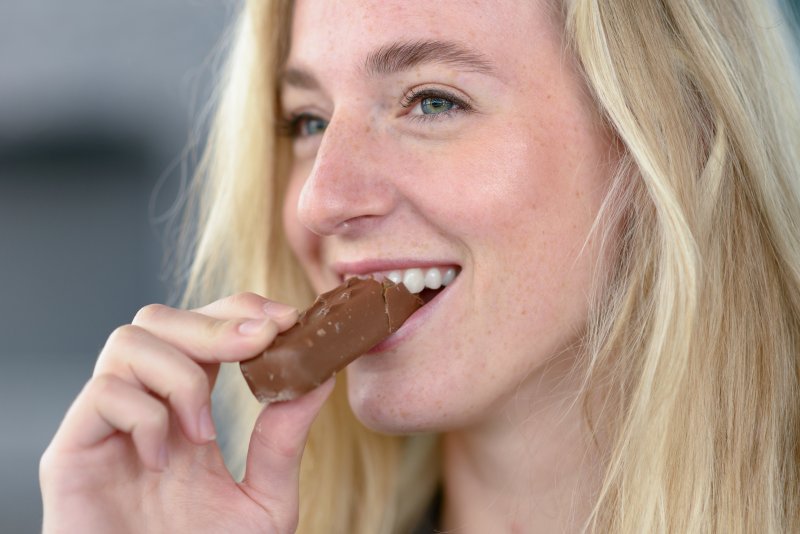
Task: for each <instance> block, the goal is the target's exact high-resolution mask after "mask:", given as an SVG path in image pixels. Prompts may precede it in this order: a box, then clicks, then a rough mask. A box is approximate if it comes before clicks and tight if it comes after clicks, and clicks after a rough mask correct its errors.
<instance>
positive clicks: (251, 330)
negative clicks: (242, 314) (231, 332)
mask: <svg viewBox="0 0 800 534" xmlns="http://www.w3.org/2000/svg"><path fill="white" fill-rule="evenodd" d="M268 322H269V319H249V320H247V321H245V322H243V323H241V324H240V325H239V333H240V334H244V335H246V336H251V335H253V334H258V333H259V332H261V331H262V330H263V329H264V327H265V326H266V325H267V323H268Z"/></svg>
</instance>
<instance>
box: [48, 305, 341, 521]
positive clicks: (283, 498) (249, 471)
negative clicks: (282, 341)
mask: <svg viewBox="0 0 800 534" xmlns="http://www.w3.org/2000/svg"><path fill="white" fill-rule="evenodd" d="M296 321H297V312H296V311H295V310H292V309H288V308H287V307H285V306H283V305H280V304H277V303H271V302H270V301H268V300H266V299H264V298H262V297H259V296H257V295H254V294H249V293H246V294H240V295H236V296H232V297H228V298H225V299H222V300H219V301H216V302H214V303H212V304H210V305H208V306H206V307H203V308H200V309H196V310H191V311H188V310H178V309H174V308H170V307H167V306H162V305H150V306H146V307H145V308H143V309H142V310H140V312H139V313H138V314H137V315H136V317H135V318H134V320H133V322H132V324H130V325H125V326H121V327H119V328H118V329H117V330H115V331H114V332H113V333H112V334H111V336H110V337H109V339H108V341H107V343H106V345H105V347H104V348H103V350H102V352H101V354H100V357H99V359H98V362H97V365H96V368H95V371H94V374H93V376H92V378H91V379H90V380H89V382H88V383H87V384H86V386H85V387H84V388H83V390H82V391H81V393H80V394H79V395H78V397H77V398H76V399H75V401H74V403H73V404H72V406H71V407H70V409H69V411H68V412H67V414H66V416H65V418H64V421H63V422H62V423H61V426H60V427H59V429H58V431H57V433H56V435H55V437H54V438H53V441H52V442H51V443H50V445H49V447H48V448H47V450H46V451H45V453H44V455H43V457H42V461H41V466H40V479H41V487H42V498H43V501H44V527H43V530H44V532H45V533H46V534H50V533H57V532H69V533H74V532H81V533H85V534H90V533H95V532H114V533H124V532H147V533H156V532H171V533H174V532H267V533H271V534H278V533H280V534H283V533H289V532H294V530H295V528H296V524H297V513H298V512H297V511H298V502H297V501H298V496H297V495H298V475H299V466H300V457H301V455H302V451H303V447H304V445H305V441H306V437H307V435H308V429H309V426H310V425H311V422H312V421H313V419H314V417H315V416H316V414H317V413H318V411H319V409H320V408H321V406H322V404H323V403H324V401H325V399H326V398H327V396H328V395H329V394H330V392H331V390H332V389H333V381H332V380H330V381H328V382H327V383H326V384H324V385H323V386H321V387H319V388H318V389H316V390H314V391H312V392H311V393H309V394H308V395H305V396H303V397H301V398H299V399H295V400H293V401H290V402H285V403H280V404H272V405H269V406H268V407H266V408H265V409H264V410H263V411H262V412H261V414H260V415H259V418H258V421H257V423H256V427H255V428H256V430H255V431H254V432H253V435H252V438H251V441H250V448H249V452H248V457H247V466H246V475H245V479H244V481H243V482H241V483H237V482H236V481H235V480H234V479H233V478H232V477H231V476H230V475H229V473H228V471H227V470H226V468H225V466H224V464H223V459H222V455H221V453H220V449H219V447H218V446H217V444H216V442H215V441H214V437H215V430H214V425H213V422H212V420H211V410H210V406H211V404H210V390H211V387H213V382H214V379H215V378H216V375H217V372H218V370H219V364H220V362H224V361H228V362H235V361H240V360H244V359H247V358H249V357H252V356H254V355H256V354H258V353H259V352H260V351H262V350H264V348H266V346H267V345H269V343H271V342H272V340H273V339H274V338H275V336H276V335H277V334H278V332H280V331H283V330H286V329H287V328H289V327H290V326H291V325H292V324H294V323H295V322H296ZM262 429H263V430H262Z"/></svg>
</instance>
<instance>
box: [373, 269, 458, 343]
mask: <svg viewBox="0 0 800 534" xmlns="http://www.w3.org/2000/svg"><path fill="white" fill-rule="evenodd" d="M457 280H458V277H456V279H455V280H453V282H452V283H451V284H450V285H448V286H447V287H445V288H444V289H443V290H442V291H440V292H439V294H437V295H436V297H434V299H433V300H431V301H430V302H429V303H427V304H425V305H424V306H423V307H421V308H420V309H418V310H417V311H415V312H414V313H413V314H412V315H411V317H409V318H408V319H407V320H406V322H404V323H403V326H401V327H400V329H399V330H397V332H395V333H394V334H392V335H390V336H389V337H387V338H386V339H384V340H383V341H381V342H380V343H378V344H377V345H375V346H374V347H372V348H371V349H369V350H368V351H367V352H366V353H364V354H365V356H366V355H374V354H379V353H381V352H385V351H387V350H391V349H393V348H395V347H397V346H398V345H399V344H400V343H402V342H403V341H405V339H406V338H408V337H410V336H411V335H413V334H414V332H415V331H416V330H417V329H418V328H419V327H420V326H421V325H422V324H424V323H425V322H427V321H428V319H430V317H431V315H432V314H433V313H434V312H435V311H436V308H438V307H439V304H441V302H442V301H443V300H444V299H446V298H447V295H449V294H450V293H451V291H450V289H452V288H453V286H454V285H455V284H456V281H457Z"/></svg>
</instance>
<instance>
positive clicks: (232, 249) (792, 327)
mask: <svg viewBox="0 0 800 534" xmlns="http://www.w3.org/2000/svg"><path fill="white" fill-rule="evenodd" d="M777 7H778V6H777V5H775V4H774V3H773V2H770V1H767V0H752V1H745V0H724V1H723V0H653V1H650V2H641V1H639V0H564V6H563V8H564V9H563V18H564V25H565V29H566V30H565V31H566V33H565V35H566V36H567V42H568V45H569V48H570V50H571V52H572V53H573V54H574V56H575V57H576V58H577V60H578V61H579V64H580V65H581V67H582V69H583V72H584V74H585V80H586V86H587V88H588V89H589V90H590V91H591V92H592V94H593V96H594V98H595V100H596V102H597V108H598V111H599V113H600V114H601V115H602V116H603V117H604V118H605V120H606V121H607V123H608V124H609V126H610V127H611V128H612V130H613V131H614V132H615V134H616V137H617V139H618V140H619V143H620V145H621V146H622V149H623V150H622V153H623V156H622V158H621V162H620V166H619V169H618V172H617V173H616V176H615V179H614V181H613V183H612V186H611V189H610V192H609V194H608V196H607V198H606V201H605V203H604V205H603V208H602V209H601V211H600V213H599V214H598V218H597V221H598V223H597V224H596V227H595V231H596V232H600V233H602V232H610V231H611V230H610V229H612V228H613V229H621V238H619V239H603V240H602V242H603V243H606V246H608V247H614V249H613V250H609V251H608V252H609V254H610V256H611V257H613V258H615V268H614V269H612V270H611V271H610V272H609V273H608V277H607V279H604V280H600V281H598V284H597V286H598V287H597V290H596V294H595V295H594V302H593V305H592V307H591V312H590V316H589V317H588V318H587V324H588V328H587V336H586V343H585V355H586V360H585V361H586V365H585V368H586V369H585V370H586V382H585V383H586V388H585V389H586V392H587V393H588V392H589V391H591V390H592V389H593V388H600V387H605V388H608V384H610V385H611V389H610V390H609V392H608V394H607V396H606V400H607V402H606V403H605V404H603V405H602V406H593V405H589V404H588V403H587V405H586V410H587V417H588V420H589V423H590V426H591V427H592V428H603V429H604V432H609V435H610V436H611V446H610V450H608V451H607V452H606V458H607V462H606V467H605V469H606V471H605V473H604V478H603V484H602V487H601V489H600V492H599V494H598V495H597V500H596V506H595V508H594V510H593V512H592V514H591V517H590V518H589V519H588V520H587V524H586V529H587V530H593V531H597V532H623V533H631V534H633V533H636V534H638V533H642V532H725V533H735V532H789V531H800V473H798V470H799V469H800V468H799V467H798V464H799V463H800V364H798V359H799V358H800V339H799V338H800V324H798V323H800V228H799V227H798V225H800V185H799V184H798V174H800V153H799V152H798V140H800V135H798V134H800V130H799V129H798V128H799V126H798V125H800V110H798V104H797V103H798V97H800V94H798V87H800V82H799V81H798V78H797V68H796V65H795V64H793V63H792V58H793V57H797V56H796V55H794V56H793V55H792V54H793V53H794V50H793V48H792V46H793V41H792V39H791V36H790V32H789V29H788V26H789V25H788V24H787V21H786V20H785V19H784V18H783V17H782V15H781V14H780V13H779V10H778V9H777ZM291 9H292V5H291V1H290V0H274V1H267V0H253V1H251V2H248V3H247V5H246V6H245V8H244V10H243V11H242V15H241V17H240V19H239V22H238V26H237V28H236V32H235V39H234V43H233V46H232V50H231V51H230V61H229V63H228V66H227V70H226V72H225V74H224V76H223V80H222V87H223V88H224V90H223V92H222V93H221V96H220V100H219V103H218V111H217V115H216V119H215V121H214V125H213V130H212V135H211V138H210V142H209V145H208V148H207V151H206V153H205V156H204V158H203V161H202V165H201V169H200V172H199V173H198V180H197V181H196V184H195V188H194V189H193V192H192V197H191V198H192V199H194V202H193V203H192V204H190V210H189V211H188V220H189V222H190V224H191V225H193V226H194V227H196V228H197V232H196V234H194V233H192V234H191V235H193V236H196V237H193V238H192V239H191V240H190V243H189V249H190V252H191V254H192V255H193V258H194V259H193V263H192V267H191V271H190V275H189V278H188V284H187V290H186V295H187V298H186V301H185V304H186V305H190V304H193V303H201V302H206V301H208V300H211V299H213V298H218V297H220V296H222V295H225V294H229V293H233V292H237V291H245V290H249V291H256V292H258V293H261V294H266V295H269V296H270V297H271V298H274V299H277V300H281V301H285V302H289V303H292V304H294V305H296V306H300V307H302V306H304V305H306V304H308V303H309V302H310V300H311V298H312V296H313V294H312V291H311V289H310V287H309V285H308V282H307V281H306V280H305V279H304V278H303V276H302V275H301V274H299V273H301V272H302V271H301V268H300V266H299V265H298V263H297V261H296V259H295V258H293V257H292V255H291V254H290V252H289V247H288V245H287V243H286V240H285V237H284V234H283V228H282V222H281V202H282V199H283V194H284V188H285V185H286V179H285V174H286V173H285V170H286V165H287V163H288V162H289V161H290V157H291V156H290V151H289V148H288V146H287V142H286V140H283V139H281V138H280V137H278V136H277V135H276V132H275V127H274V126H275V118H276V117H277V115H278V102H279V100H278V99H279V95H278V94H277V76H278V72H279V69H280V68H281V63H282V61H283V59H284V58H285V54H286V52H287V47H288V30H289V26H290V19H291ZM265 155H266V156H265ZM615 231H616V230H615ZM187 235H189V234H187ZM216 394H217V404H218V405H219V406H221V409H220V410H219V411H218V412H217V413H218V414H219V415H220V419H222V422H223V425H224V426H226V427H227V432H226V436H227V440H226V442H225V443H224V444H223V445H224V446H225V448H226V450H227V453H228V459H229V465H230V467H231V469H232V471H233V472H234V473H240V470H241V466H242V465H243V459H244V454H245V451H246V443H247V441H248V440H249V433H250V429H251V428H252V423H253V420H254V418H255V416H256V414H257V412H258V410H259V409H260V406H259V405H258V404H257V403H256V402H255V401H254V399H252V398H251V395H250V394H249V391H247V389H246V387H245V386H244V385H243V383H242V381H241V377H240V375H239V373H238V368H237V367H236V366H233V367H232V368H231V369H227V370H226V371H225V372H223V373H222V374H221V377H220V380H219V384H218V387H217V390H216ZM585 398H588V394H587V395H586V397H585ZM312 480H313V483H310V481H312ZM436 480H437V467H436V447H435V440H434V439H433V438H432V437H424V436H422V437H419V436H418V437H413V438H402V437H387V436H381V435H378V434H375V433H373V432H370V431H369V430H367V429H365V428H364V427H362V426H361V425H360V424H359V423H358V421H356V420H355V418H354V417H353V415H352V413H351V412H350V409H349V407H348V405H347V399H346V394H345V384H344V380H340V381H339V383H338V384H337V387H336V391H335V392H334V394H333V397H332V399H331V401H330V402H329V403H328V404H327V405H326V406H325V408H324V409H323V412H322V413H321V415H320V417H319V418H318V420H317V422H316V423H315V425H314V428H313V429H312V433H311V437H310V439H309V444H308V447H307V450H306V454H305V456H304V460H303V470H302V475H301V518H300V525H299V530H298V532H307V533H320V532H334V533H348V534H349V533H354V534H359V533H360V534H367V533H369V534H374V533H390V532H408V531H409V529H410V525H412V524H413V522H414V520H415V519H416V518H418V516H419V515H420V514H421V513H422V511H423V508H424V506H425V503H426V501H427V500H428V499H429V498H430V496H431V495H432V492H433V490H434V487H435V484H436Z"/></svg>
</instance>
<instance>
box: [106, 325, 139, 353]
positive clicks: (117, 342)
mask: <svg viewBox="0 0 800 534" xmlns="http://www.w3.org/2000/svg"><path fill="white" fill-rule="evenodd" d="M139 335H140V330H139V328H138V327H136V326H134V325H132V324H124V325H122V326H118V327H116V328H115V329H114V331H113V332H111V335H109V336H108V340H107V341H106V348H108V347H113V348H120V347H128V346H130V345H132V344H134V343H135V342H136V341H137V340H138V339H139Z"/></svg>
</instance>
